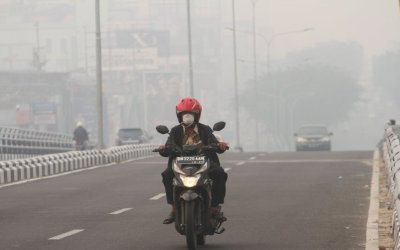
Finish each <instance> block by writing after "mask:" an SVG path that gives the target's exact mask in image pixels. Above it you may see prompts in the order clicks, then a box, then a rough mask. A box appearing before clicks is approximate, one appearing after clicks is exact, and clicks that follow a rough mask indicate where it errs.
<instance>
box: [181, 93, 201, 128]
mask: <svg viewBox="0 0 400 250" xmlns="http://www.w3.org/2000/svg"><path fill="white" fill-rule="evenodd" d="M201 110H202V107H201V104H200V102H199V101H198V100H197V99H196V98H193V97H190V96H188V97H185V98H182V99H181V100H180V101H179V102H178V103H177V104H176V116H177V117H178V121H179V122H182V113H186V112H188V113H192V114H194V119H195V122H198V121H199V120H200V115H201Z"/></svg>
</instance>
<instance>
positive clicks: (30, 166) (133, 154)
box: [0, 144, 158, 185]
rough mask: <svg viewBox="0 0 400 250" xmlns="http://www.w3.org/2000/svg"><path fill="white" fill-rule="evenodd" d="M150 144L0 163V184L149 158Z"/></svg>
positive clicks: (152, 145)
mask: <svg viewBox="0 0 400 250" xmlns="http://www.w3.org/2000/svg"><path fill="white" fill-rule="evenodd" d="M156 147H158V145H154V144H137V145H126V146H119V147H111V148H108V149H104V150H85V151H70V152H67V153H60V154H49V155H42V156H36V157H32V158H25V159H17V160H9V161H0V185H2V184H7V183H13V182H18V181H24V180H30V179H35V178H40V177H45V176H51V175H55V174H60V173H64V172H69V171H74V170H78V169H84V168H89V167H94V166H101V165H106V164H112V163H120V162H124V161H128V160H133V159H140V158H146V157H151V156H153V155H154V153H153V152H152V150H153V149H154V148H156Z"/></svg>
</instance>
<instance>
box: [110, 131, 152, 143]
mask: <svg viewBox="0 0 400 250" xmlns="http://www.w3.org/2000/svg"><path fill="white" fill-rule="evenodd" d="M151 139H152V137H151V136H150V135H149V134H148V133H147V132H146V131H145V130H143V129H141V128H121V129H120V130H118V133H117V139H116V140H115V144H116V145H117V146H122V145H128V144H141V143H149V142H150V140H151Z"/></svg>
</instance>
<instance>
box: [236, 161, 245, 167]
mask: <svg viewBox="0 0 400 250" xmlns="http://www.w3.org/2000/svg"><path fill="white" fill-rule="evenodd" d="M245 163H246V162H244V161H241V162H238V163H236V165H237V166H241V165H243V164H245Z"/></svg>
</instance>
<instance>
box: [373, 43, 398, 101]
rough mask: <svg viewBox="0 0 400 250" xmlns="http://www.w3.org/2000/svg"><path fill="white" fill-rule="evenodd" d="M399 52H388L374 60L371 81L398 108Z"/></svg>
mask: <svg viewBox="0 0 400 250" xmlns="http://www.w3.org/2000/svg"><path fill="white" fill-rule="evenodd" d="M399 68H400V51H396V52H394V51H392V52H388V53H386V54H384V55H380V56H377V57H375V58H374V61H373V81H374V83H375V85H376V86H377V87H378V89H380V90H381V92H382V93H383V94H384V96H386V97H387V98H390V99H392V100H393V101H394V102H395V103H396V105H398V106H400V99H399V94H398V93H399V92H400V70H399Z"/></svg>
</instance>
